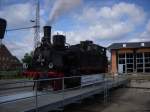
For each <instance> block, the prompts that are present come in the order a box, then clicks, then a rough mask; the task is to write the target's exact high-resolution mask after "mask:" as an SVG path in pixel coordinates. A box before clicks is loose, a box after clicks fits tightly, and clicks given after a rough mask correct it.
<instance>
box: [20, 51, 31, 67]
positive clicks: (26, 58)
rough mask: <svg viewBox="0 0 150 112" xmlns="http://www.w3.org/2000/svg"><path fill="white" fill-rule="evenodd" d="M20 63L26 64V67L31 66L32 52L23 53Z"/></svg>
mask: <svg viewBox="0 0 150 112" xmlns="http://www.w3.org/2000/svg"><path fill="white" fill-rule="evenodd" d="M22 62H23V63H24V64H26V65H27V66H28V67H29V66H31V63H32V52H31V53H25V55H24V57H23V59H22Z"/></svg>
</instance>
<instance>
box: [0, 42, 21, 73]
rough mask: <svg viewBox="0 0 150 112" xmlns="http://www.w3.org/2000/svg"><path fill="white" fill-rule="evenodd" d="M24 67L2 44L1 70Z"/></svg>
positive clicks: (0, 54)
mask: <svg viewBox="0 0 150 112" xmlns="http://www.w3.org/2000/svg"><path fill="white" fill-rule="evenodd" d="M20 68H22V64H21V63H20V61H19V60H18V59H17V58H16V57H15V56H13V55H12V54H11V53H10V52H9V50H8V49H7V48H6V46H5V45H3V44H1V45H0V71H5V70H7V71H8V70H17V69H20Z"/></svg>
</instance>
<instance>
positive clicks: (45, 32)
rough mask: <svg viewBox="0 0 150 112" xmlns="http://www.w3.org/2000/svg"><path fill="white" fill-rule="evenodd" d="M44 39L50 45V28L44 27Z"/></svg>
mask: <svg viewBox="0 0 150 112" xmlns="http://www.w3.org/2000/svg"><path fill="white" fill-rule="evenodd" d="M44 38H45V39H46V41H48V42H49V43H51V26H44Z"/></svg>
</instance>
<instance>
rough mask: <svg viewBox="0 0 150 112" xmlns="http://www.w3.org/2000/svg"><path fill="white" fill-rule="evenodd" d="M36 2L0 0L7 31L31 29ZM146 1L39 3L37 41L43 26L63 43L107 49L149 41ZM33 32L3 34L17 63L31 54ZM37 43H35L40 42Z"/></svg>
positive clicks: (43, 0)
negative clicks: (63, 37) (63, 39)
mask: <svg viewBox="0 0 150 112" xmlns="http://www.w3.org/2000/svg"><path fill="white" fill-rule="evenodd" d="M35 3H36V0H0V18H4V19H6V20H7V22H8V23H7V30H9V29H14V28H21V27H28V26H33V25H34V23H33V22H31V20H34V19H35ZM149 6H150V0H40V39H41V38H42V36H43V29H42V27H43V26H44V25H51V26H52V34H56V33H57V32H59V33H60V34H64V35H66V39H67V43H69V44H77V43H79V42H80V41H82V40H92V41H93V42H94V43H96V44H99V45H101V46H104V47H108V46H109V45H110V44H112V43H117V42H144V41H150V37H149V35H150V13H149V11H150V7H149ZM33 39H34V29H28V30H19V31H7V32H6V33H5V38H4V40H3V43H4V44H5V45H6V46H7V47H8V49H9V50H10V51H11V53H12V54H13V55H15V56H17V57H18V58H19V59H21V58H22V57H23V56H24V54H25V53H27V52H30V51H32V50H33V48H34V47H33V46H34V41H33ZM40 39H39V40H40Z"/></svg>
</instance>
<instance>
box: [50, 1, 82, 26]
mask: <svg viewBox="0 0 150 112" xmlns="http://www.w3.org/2000/svg"><path fill="white" fill-rule="evenodd" d="M81 2H82V0H56V2H55V4H54V6H53V8H52V11H51V13H50V15H49V21H48V22H47V24H48V25H49V24H52V22H54V20H56V19H57V18H58V16H60V15H61V14H63V13H64V12H66V11H67V10H71V9H73V8H75V7H76V6H78V5H79V4H80V3H81Z"/></svg>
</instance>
